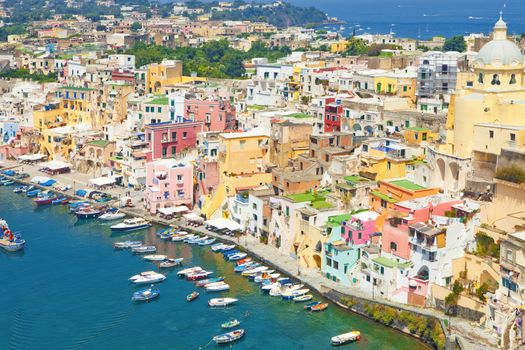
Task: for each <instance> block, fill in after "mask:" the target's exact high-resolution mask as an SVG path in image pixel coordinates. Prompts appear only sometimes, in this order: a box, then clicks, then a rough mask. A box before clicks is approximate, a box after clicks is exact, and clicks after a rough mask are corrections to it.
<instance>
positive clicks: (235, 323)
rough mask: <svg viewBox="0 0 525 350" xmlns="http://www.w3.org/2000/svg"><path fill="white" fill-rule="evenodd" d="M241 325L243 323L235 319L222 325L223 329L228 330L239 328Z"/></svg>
mask: <svg viewBox="0 0 525 350" xmlns="http://www.w3.org/2000/svg"><path fill="white" fill-rule="evenodd" d="M240 324H241V321H239V320H236V319H233V320H229V321H228V322H224V323H223V324H221V327H222V328H224V329H228V328H233V327H237V326H238V325H240Z"/></svg>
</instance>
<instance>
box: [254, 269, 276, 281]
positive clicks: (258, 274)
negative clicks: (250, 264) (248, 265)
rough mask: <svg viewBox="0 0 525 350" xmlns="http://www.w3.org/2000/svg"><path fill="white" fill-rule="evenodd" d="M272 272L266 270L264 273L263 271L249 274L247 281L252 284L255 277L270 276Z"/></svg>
mask: <svg viewBox="0 0 525 350" xmlns="http://www.w3.org/2000/svg"><path fill="white" fill-rule="evenodd" d="M274 271H275V270H266V271H263V272H257V273H252V274H249V275H248V280H249V281H252V282H254V281H255V279H256V278H257V277H259V278H261V276H262V275H263V273H268V274H271V273H273V272H274Z"/></svg>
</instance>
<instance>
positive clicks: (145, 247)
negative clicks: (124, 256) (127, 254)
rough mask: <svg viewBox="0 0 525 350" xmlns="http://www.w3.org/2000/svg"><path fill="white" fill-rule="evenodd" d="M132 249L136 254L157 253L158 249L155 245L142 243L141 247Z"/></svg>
mask: <svg viewBox="0 0 525 350" xmlns="http://www.w3.org/2000/svg"><path fill="white" fill-rule="evenodd" d="M131 251H132V252H133V253H134V254H145V253H155V252H156V251H157V247H155V246H154V245H141V246H139V247H133V248H131Z"/></svg>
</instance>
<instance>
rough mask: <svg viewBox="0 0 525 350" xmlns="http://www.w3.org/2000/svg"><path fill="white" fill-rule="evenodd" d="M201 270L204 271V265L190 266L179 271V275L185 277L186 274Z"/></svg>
mask: <svg viewBox="0 0 525 350" xmlns="http://www.w3.org/2000/svg"><path fill="white" fill-rule="evenodd" d="M199 271H202V267H200V266H194V267H190V268H187V269H184V270H180V271H178V272H177V275H179V276H180V277H185V276H186V275H189V274H192V273H195V272H199Z"/></svg>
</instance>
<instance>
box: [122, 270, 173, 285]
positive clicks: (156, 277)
mask: <svg viewBox="0 0 525 350" xmlns="http://www.w3.org/2000/svg"><path fill="white" fill-rule="evenodd" d="M165 279H166V276H164V275H163V274H161V273H158V272H155V271H146V272H141V273H139V274H137V275H134V276H131V277H130V278H129V280H130V281H131V282H132V283H135V284H147V283H158V282H162V281H164V280H165Z"/></svg>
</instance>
